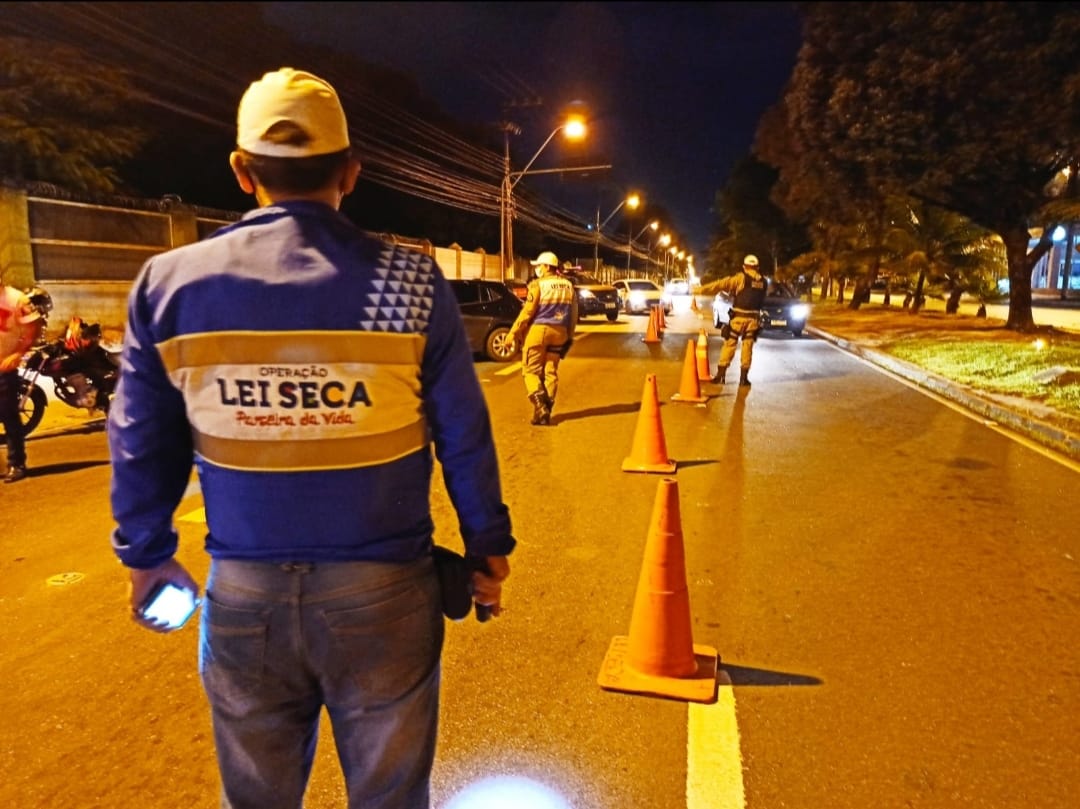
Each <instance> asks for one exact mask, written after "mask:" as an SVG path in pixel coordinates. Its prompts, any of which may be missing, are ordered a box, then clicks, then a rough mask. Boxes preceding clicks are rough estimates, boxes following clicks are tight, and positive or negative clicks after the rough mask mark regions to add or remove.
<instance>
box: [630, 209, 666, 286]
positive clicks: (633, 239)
mask: <svg viewBox="0 0 1080 809" xmlns="http://www.w3.org/2000/svg"><path fill="white" fill-rule="evenodd" d="M658 227H660V221H659V220H657V219H654V220H653V221H651V222H649V223H648V224H647V225H645V227H643V228H642V229H641V230H639V231H638V233H637V236H632V237H630V239H629V241H627V243H626V272H627V274H629V272H630V254H631V253H632V252H633V244H634V242H636V241H637V240H638V239H640V238H641V234H642V233H644V232H645V231H646V230H649V228H652V229H653V230H656V229H657V228H658ZM628 232H629V233H633V232H634V231H633V228H631V229H630V230H629V231H628ZM649 252H650V253H651V252H652V247H651V246H650V247H649Z"/></svg>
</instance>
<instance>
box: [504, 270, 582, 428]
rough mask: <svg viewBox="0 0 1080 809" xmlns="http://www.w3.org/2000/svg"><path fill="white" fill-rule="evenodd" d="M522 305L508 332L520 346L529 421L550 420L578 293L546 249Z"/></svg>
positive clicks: (546, 421)
mask: <svg viewBox="0 0 1080 809" xmlns="http://www.w3.org/2000/svg"><path fill="white" fill-rule="evenodd" d="M530 263H531V264H532V265H533V267H535V268H536V278H534V279H533V280H532V281H530V282H529V288H528V292H527V293H526V296H525V304H524V306H523V307H522V309H521V314H519V315H518V317H517V320H515V321H514V325H513V326H512V327H511V328H510V334H511V335H512V336H513V338H514V341H515V342H516V343H517V344H518V345H520V346H521V347H522V348H521V373H522V376H523V377H524V379H525V392H526V393H528V395H529V401H530V402H532V405H533V417H532V423H533V424H537V425H546V424H550V423H551V409H552V408H553V407H554V406H555V394H556V393H558V390H559V362H560V361H561V360H562V358H563V357H565V356H566V353H567V351H569V350H570V345H571V343H572V342H573V340H574V327H575V325H576V324H577V293H576V292H575V290H574V285H573V284H572V283H570V279H568V278H566V277H565V276H562V275H559V274H558V273H557V272H556V268H557V267H558V266H559V259H558V258H557V257H556V256H555V254H554V253H552V252H551V251H550V250H545V251H544V252H543V253H541V254H540V255H539V256H537V257H536V260H535V261H532V262H530Z"/></svg>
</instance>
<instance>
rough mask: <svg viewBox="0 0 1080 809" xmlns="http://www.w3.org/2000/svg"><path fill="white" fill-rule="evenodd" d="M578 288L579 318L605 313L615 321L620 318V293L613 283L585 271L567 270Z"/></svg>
mask: <svg viewBox="0 0 1080 809" xmlns="http://www.w3.org/2000/svg"><path fill="white" fill-rule="evenodd" d="M565 275H566V277H567V278H569V279H570V282H571V283H572V284H573V285H574V289H576V290H577V299H578V320H581V319H582V318H583V317H588V316H589V315H605V316H606V317H607V319H608V320H610V321H612V322H613V323H614V322H615V321H616V320H618V319H619V293H618V292H616V291H615V287H613V286H612V285H611V284H605V283H604V282H603V281H598V280H597V279H595V278H593V277H592V276H591V275H586V274H585V273H583V272H565Z"/></svg>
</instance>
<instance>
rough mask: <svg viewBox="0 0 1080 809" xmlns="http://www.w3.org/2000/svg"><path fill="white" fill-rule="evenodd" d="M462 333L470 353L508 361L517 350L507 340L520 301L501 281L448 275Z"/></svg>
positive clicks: (518, 309) (509, 340)
mask: <svg viewBox="0 0 1080 809" xmlns="http://www.w3.org/2000/svg"><path fill="white" fill-rule="evenodd" d="M450 286H451V287H453V289H454V294H455V295H456V296H457V302H458V307H459V308H460V309H461V318H462V320H464V321H465V333H466V334H467V335H468V337H469V347H470V348H472V350H473V353H474V354H478V355H480V356H483V357H485V358H487V359H489V360H493V361H495V362H510V361H511V360H512V359H514V357H516V356H517V353H518V349H517V347H516V346H515V345H514V344H513V342H512V341H511V339H510V327H511V326H512V325H514V320H516V319H517V316H518V313H519V312H520V311H521V301H520V300H519V299H518V298H517V296H516V295H514V293H513V292H511V291H510V287H508V286H507V285H506V284H504V283H503V282H502V281H490V280H487V279H483V278H452V279H450Z"/></svg>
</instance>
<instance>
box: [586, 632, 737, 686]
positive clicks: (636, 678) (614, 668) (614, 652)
mask: <svg viewBox="0 0 1080 809" xmlns="http://www.w3.org/2000/svg"><path fill="white" fill-rule="evenodd" d="M629 654H630V638H629V636H627V635H617V636H616V637H614V638H613V639H612V641H611V645H610V646H609V647H608V651H607V654H606V655H605V656H604V662H603V665H601V667H600V676H599V677H598V678H597V682H598V683H599V685H600V687H601V688H603V689H604V690H606V691H624V692H627V693H630V694H644V695H646V696H652V697H669V698H671V699H680V700H686V701H687V702H704V703H712V702H715V701H716V683H717V680H716V675H717V671H718V670H719V663H720V656H719V655H718V654H717V651H716V649H713V648H712V647H711V646H702V645H700V644H697V643H695V644H694V662H695V664H696V666H697V669H696V670H695V671H694V673H693V674H690V675H688V676H686V677H666V676H664V675H659V674H646V673H645V672H642V671H638V670H637V669H635V668H634V667H633V666H631V665H630V664H629V663H628V661H627V658H628V657H629Z"/></svg>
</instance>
